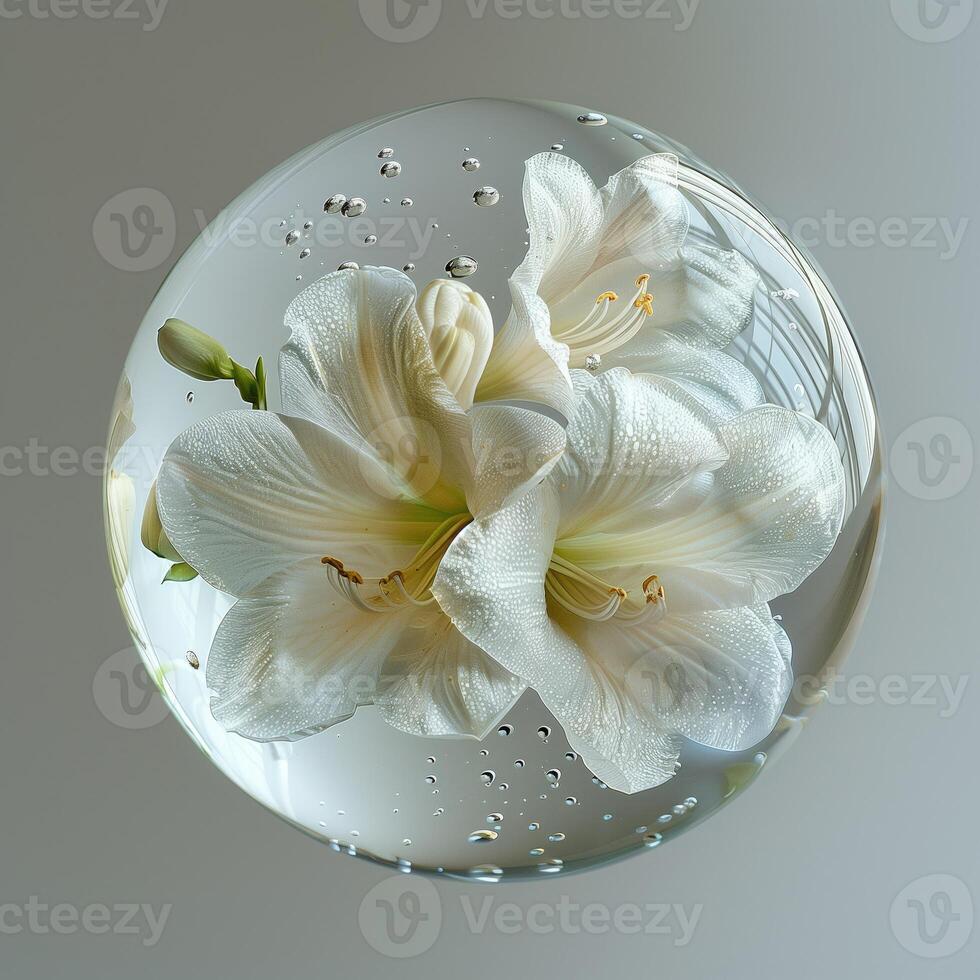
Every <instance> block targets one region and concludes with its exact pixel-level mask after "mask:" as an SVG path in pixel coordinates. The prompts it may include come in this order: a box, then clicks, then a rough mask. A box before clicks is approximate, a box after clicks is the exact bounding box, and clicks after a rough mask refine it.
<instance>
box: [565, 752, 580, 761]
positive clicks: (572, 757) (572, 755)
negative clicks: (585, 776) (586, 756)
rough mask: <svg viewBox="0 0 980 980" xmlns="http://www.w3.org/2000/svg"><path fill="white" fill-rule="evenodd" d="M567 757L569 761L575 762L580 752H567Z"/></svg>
mask: <svg viewBox="0 0 980 980" xmlns="http://www.w3.org/2000/svg"><path fill="white" fill-rule="evenodd" d="M565 758H566V759H568V761H569V762H574V761H575V760H576V759H577V758H578V754H577V753H575V752H566V753H565Z"/></svg>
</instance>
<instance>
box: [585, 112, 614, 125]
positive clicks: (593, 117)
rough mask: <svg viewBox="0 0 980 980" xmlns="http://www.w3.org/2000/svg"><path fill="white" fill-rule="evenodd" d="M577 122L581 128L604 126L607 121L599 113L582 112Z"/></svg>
mask: <svg viewBox="0 0 980 980" xmlns="http://www.w3.org/2000/svg"><path fill="white" fill-rule="evenodd" d="M578 121H579V122H580V123H581V124H582V125H583V126H605V125H606V123H607V122H608V121H609V120H608V119H606V117H605V116H604V115H603V114H602V113H601V112H583V113H582V115H581V116H579V117H578Z"/></svg>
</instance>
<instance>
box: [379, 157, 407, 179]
mask: <svg viewBox="0 0 980 980" xmlns="http://www.w3.org/2000/svg"><path fill="white" fill-rule="evenodd" d="M401 172H402V165H401V164H400V163H398V162H397V161H395V160H392V161H391V163H386V164H385V165H384V166H383V167H382V168H381V176H382V177H397V176H398V175H399V174H400V173H401Z"/></svg>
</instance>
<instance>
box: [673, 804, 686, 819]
mask: <svg viewBox="0 0 980 980" xmlns="http://www.w3.org/2000/svg"><path fill="white" fill-rule="evenodd" d="M672 812H673V814H674V816H675V817H681V816H683V815H684V814H685V813H687V807H686V806H684V804H683V803H678V804H677V806H675V807H674V809H673V811H672Z"/></svg>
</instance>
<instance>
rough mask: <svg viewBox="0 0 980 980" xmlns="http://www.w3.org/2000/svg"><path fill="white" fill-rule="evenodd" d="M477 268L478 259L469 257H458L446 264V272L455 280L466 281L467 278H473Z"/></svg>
mask: <svg viewBox="0 0 980 980" xmlns="http://www.w3.org/2000/svg"><path fill="white" fill-rule="evenodd" d="M477 268H478V266H477V262H476V259H474V258H472V257H471V256H469V255H457V256H456V258H454V259H450V260H449V261H448V262H447V263H446V272H448V273H449V274H450V275H451V276H452V277H453V279H465V278H466V277H467V276H472V275H473V273H474V272H476V270H477Z"/></svg>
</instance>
